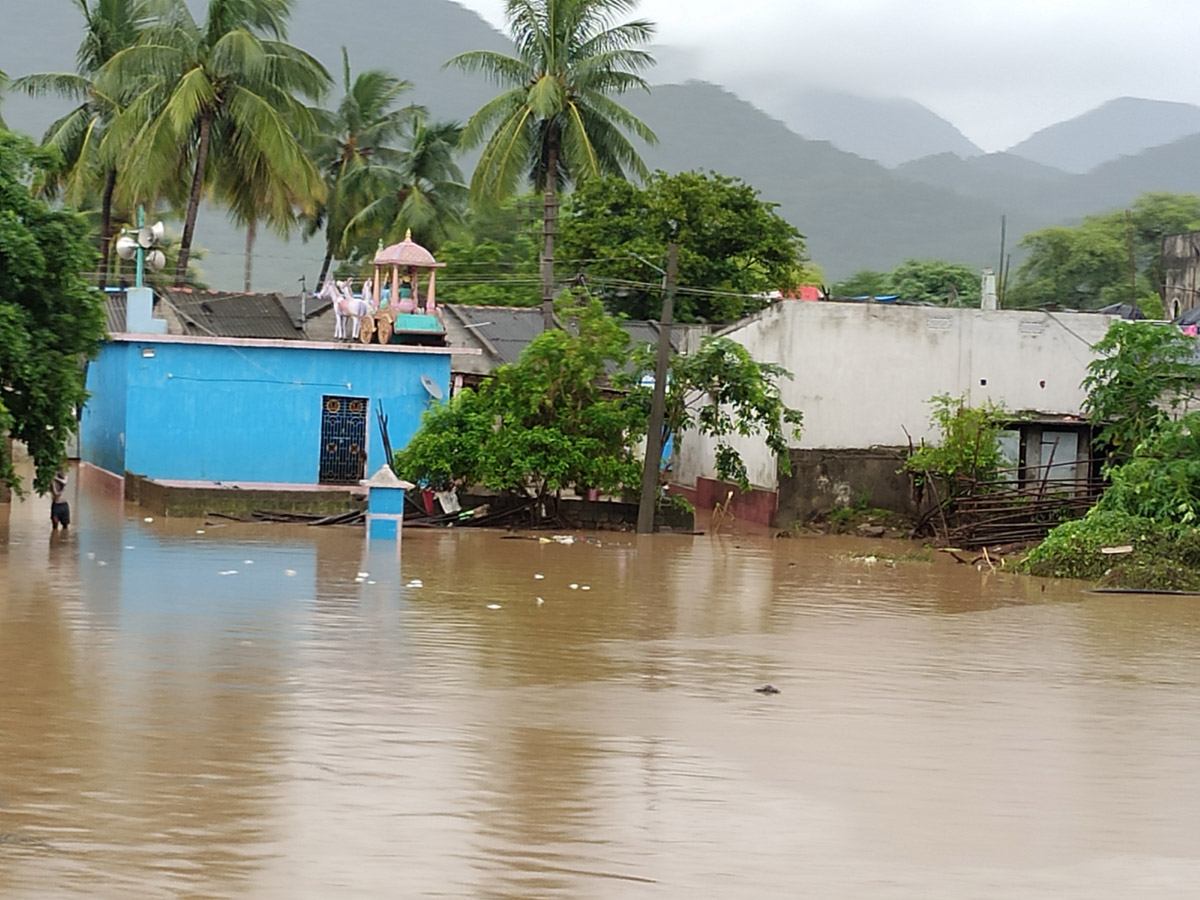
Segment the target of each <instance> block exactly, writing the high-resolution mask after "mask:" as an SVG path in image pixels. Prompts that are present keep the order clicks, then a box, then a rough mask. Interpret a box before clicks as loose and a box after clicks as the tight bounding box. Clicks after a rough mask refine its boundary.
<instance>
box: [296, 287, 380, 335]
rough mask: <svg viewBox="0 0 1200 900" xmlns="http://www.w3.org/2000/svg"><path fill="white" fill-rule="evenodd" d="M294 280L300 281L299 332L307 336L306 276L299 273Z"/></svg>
mask: <svg viewBox="0 0 1200 900" xmlns="http://www.w3.org/2000/svg"><path fill="white" fill-rule="evenodd" d="M296 280H297V281H298V282H300V333H301V334H302V335H304V336H305V337H308V278H307V276H305V275H301V276H300V277H299V278H297V279H296ZM363 299H364V300H366V299H367V298H366V297H363Z"/></svg>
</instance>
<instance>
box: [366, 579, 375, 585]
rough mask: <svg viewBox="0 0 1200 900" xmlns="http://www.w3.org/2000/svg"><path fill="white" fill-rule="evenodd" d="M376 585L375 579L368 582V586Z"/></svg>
mask: <svg viewBox="0 0 1200 900" xmlns="http://www.w3.org/2000/svg"><path fill="white" fill-rule="evenodd" d="M374 583H375V579H371V580H370V581H368V582H367V584H374Z"/></svg>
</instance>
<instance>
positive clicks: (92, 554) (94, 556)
mask: <svg viewBox="0 0 1200 900" xmlns="http://www.w3.org/2000/svg"><path fill="white" fill-rule="evenodd" d="M87 557H88V559H95V558H96V554H95V553H89V554H88V555H87Z"/></svg>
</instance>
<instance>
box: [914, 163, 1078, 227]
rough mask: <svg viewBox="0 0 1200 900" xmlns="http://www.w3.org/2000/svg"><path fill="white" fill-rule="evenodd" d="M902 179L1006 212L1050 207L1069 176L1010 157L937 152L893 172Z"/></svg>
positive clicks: (1062, 172)
mask: <svg viewBox="0 0 1200 900" xmlns="http://www.w3.org/2000/svg"><path fill="white" fill-rule="evenodd" d="M893 171H894V172H895V173H896V174H897V175H899V176H900V177H902V178H907V179H909V180H911V181H916V182H920V183H921V184H927V185H931V186H934V187H940V188H946V189H948V190H952V191H954V192H955V193H958V194H961V195H962V196H964V197H974V198H976V199H980V200H987V201H990V202H992V203H995V204H998V205H1000V206H1002V207H1005V208H1009V209H1014V208H1015V209H1040V208H1043V207H1045V208H1046V209H1047V214H1049V212H1048V210H1049V209H1050V208H1052V207H1053V205H1054V203H1055V200H1054V198H1053V196H1051V195H1053V194H1055V193H1056V192H1057V191H1058V190H1059V189H1060V188H1061V186H1062V185H1063V184H1065V183H1066V182H1068V181H1070V180H1071V178H1072V177H1073V176H1071V175H1069V174H1067V173H1066V172H1064V171H1062V170H1061V169H1055V168H1051V167H1050V166H1044V165H1042V164H1041V163H1036V162H1033V161H1032V160H1028V159H1024V158H1022V157H1020V156H1014V155H1013V154H1011V153H988V154H985V155H983V156H973V157H971V158H969V159H963V158H962V157H960V156H955V155H954V154H953V153H939V154H937V155H934V156H927V157H925V158H924V159H917V160H913V161H912V162H907V163H904V164H903V165H900V166H897V167H896V168H895V169H894V170H893Z"/></svg>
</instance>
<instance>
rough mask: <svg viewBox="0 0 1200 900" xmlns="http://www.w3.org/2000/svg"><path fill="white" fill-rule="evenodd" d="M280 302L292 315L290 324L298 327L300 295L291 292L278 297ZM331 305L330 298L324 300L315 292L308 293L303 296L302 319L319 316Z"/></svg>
mask: <svg viewBox="0 0 1200 900" xmlns="http://www.w3.org/2000/svg"><path fill="white" fill-rule="evenodd" d="M279 299H280V302H281V303H283V308H284V309H286V310H287V312H288V315H289V316H291V317H292V324H293V325H295V326H296V327H297V328H299V327H300V295H299V294H291V295H289V296H286V297H280V298H279ZM332 305H333V302H332V301H331V300H326V299H324V298H321V297H317V296H316V295H315V294H309V295H308V296H306V297H305V298H304V321H306V322H307V321H308V320H309V319H311V318H312V317H313V316H319V315H320V314H321V313H323V312H325V310H327V309H329V307H330V306H332Z"/></svg>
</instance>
